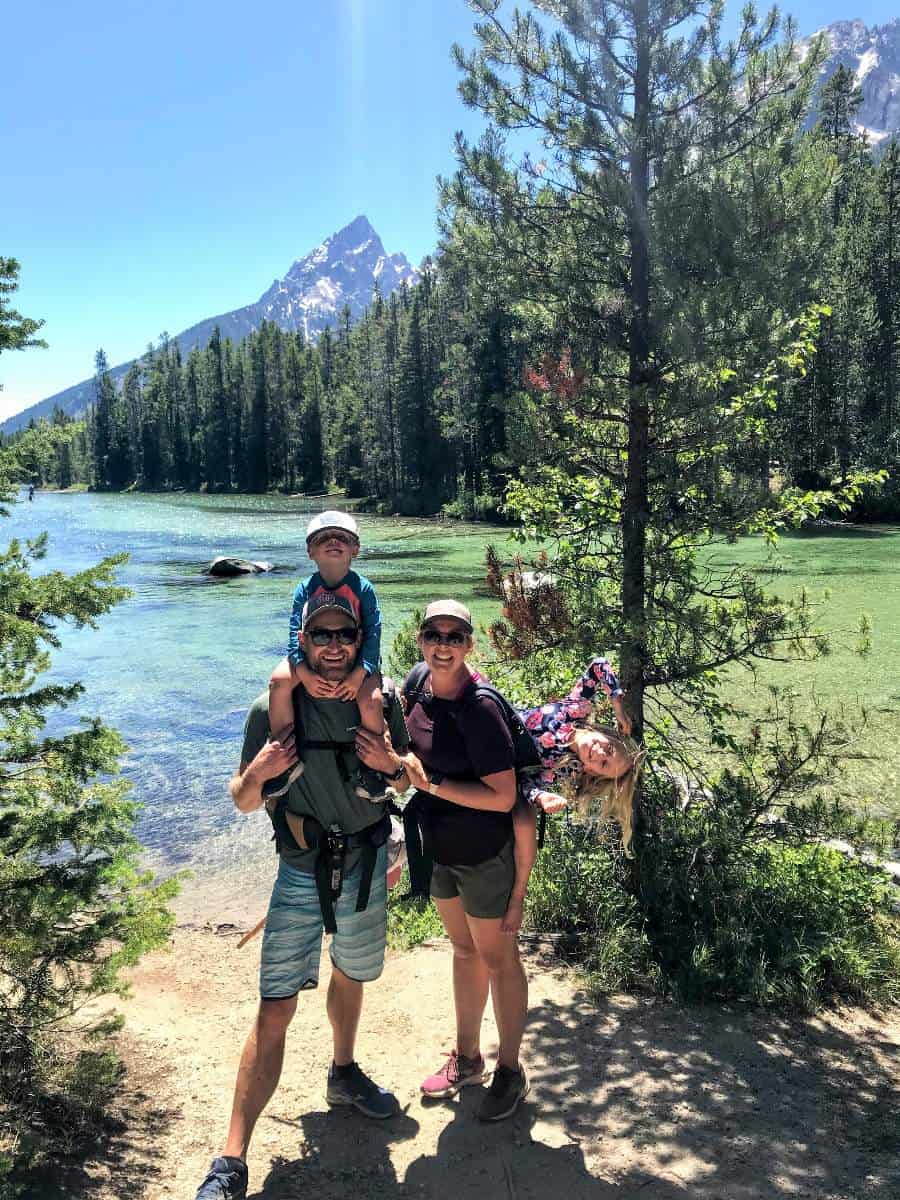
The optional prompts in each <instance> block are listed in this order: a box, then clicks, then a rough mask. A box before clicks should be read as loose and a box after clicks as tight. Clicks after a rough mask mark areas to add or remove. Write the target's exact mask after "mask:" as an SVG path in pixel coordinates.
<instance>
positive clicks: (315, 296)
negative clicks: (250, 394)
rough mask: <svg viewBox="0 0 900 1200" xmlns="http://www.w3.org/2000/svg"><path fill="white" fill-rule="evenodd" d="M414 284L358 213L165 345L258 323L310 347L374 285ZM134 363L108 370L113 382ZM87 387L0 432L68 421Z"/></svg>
mask: <svg viewBox="0 0 900 1200" xmlns="http://www.w3.org/2000/svg"><path fill="white" fill-rule="evenodd" d="M418 278H419V271H418V269H417V268H416V267H413V266H411V265H410V263H409V260H408V259H407V258H406V255H404V254H400V253H398V254H388V253H387V252H386V251H385V248H384V244H383V242H382V240H381V238H380V236H379V235H378V233H377V232H376V230H375V229H374V227H373V226H372V224H371V222H370V221H369V219H368V217H366V216H365V215H363V214H360V215H359V216H357V217H354V219H353V220H352V221H350V223H349V224H347V225H345V226H344V227H343V228H342V229H339V230H337V231H336V232H335V233H333V234H331V235H330V236H329V237H327V238H325V240H324V241H323V242H320V244H319V245H318V246H316V247H315V249H313V250H311V251H309V253H308V254H305V255H304V256H303V257H302V258H298V259H296V260H295V261H294V262H293V263H292V264H291V266H290V268H289V269H288V271H287V273H286V274H285V275H284V276H283V277H282V278H281V279H274V280H273V281H272V283H271V285H270V286H269V287H268V288H266V290H265V291H264V292H263V293H262V295H261V296H260V298H259V299H258V300H256V301H254V302H253V303H251V304H245V305H242V306H241V307H240V308H233V309H231V310H229V311H228V312H224V313H220V314H219V315H218V316H215V317H207V318H206V319H204V320H202V321H198V322H197V323H196V324H194V325H191V326H189V328H187V329H185V330H182V332H181V333H179V334H176V335H175V336H174V337H173V338H172V339H171V340H172V341H173V342H177V343H178V345H179V347H180V349H181V352H182V354H184V355H187V354H189V353H190V351H191V350H192V349H194V347H200V348H202V347H203V346H205V345H206V344H207V343H208V342H209V339H210V337H211V336H212V333H213V330H214V329H215V328H216V326H218V328H219V330H220V332H221V335H222V337H223V338H231V339H232V341H240V340H241V339H242V338H244V337H246V336H247V335H248V334H249V333H252V332H253V330H255V329H258V328H259V326H260V325H261V324H262V322H263V321H264V320H265V321H274V322H275V324H276V325H279V326H280V327H281V328H282V329H284V330H287V331H291V332H297V331H300V330H302V331H303V333H304V335H305V336H306V338H307V339H308V340H310V341H315V340H316V339H317V338H318V337H319V335H320V334H321V333H322V331H323V330H324V329H325V328H326V326H328V325H334V324H335V323H336V322H337V319H338V317H339V316H340V313H341V312H342V311H343V308H344V306H345V305H346V306H347V307H348V308H349V309H350V316H351V319H352V320H354V321H355V320H357V319H358V318H359V317H360V316H362V314H363V312H364V311H365V309H366V307H367V306H368V305H369V304H370V303H371V300H372V296H373V294H374V289H375V286H376V285H377V286H378V288H379V290H380V291H381V294H382V295H383V296H385V297H387V296H389V295H390V294H391V293H392V292H393V291H396V289H397V288H399V287H400V285H401V284H402V283H403V282H406V283H408V284H413V283H415V282H416V280H417V279H418ZM139 357H140V356H137V357H135V358H133V359H130V360H129V361H128V362H125V363H119V364H118V365H117V366H115V367H112V368H111V369H110V374H111V376H112V378H113V380H114V381H115V382H116V383H117V384H118V383H119V382H120V381H121V380H122V379H124V377H125V375H126V373H127V372H128V369H129V368H130V367H131V366H132V364H133V363H135V362H137V361H138V358H139ZM93 388H94V381H93V379H85V380H82V382H81V383H76V384H73V385H72V386H71V387H68V388H64V389H63V390H62V391H61V392H55V393H54V394H53V395H52V396H48V397H47V398H46V399H44V400H39V401H38V402H37V403H36V404H32V405H30V406H29V407H28V408H25V409H23V410H22V411H21V412H18V413H14V414H13V415H12V416H10V417H7V418H6V420H5V421H3V422H2V423H0V431H2V432H3V433H14V432H15V431H16V430H17V429H22V428H23V427H24V426H26V425H27V424H28V423H29V421H31V420H39V419H40V418H41V417H47V418H49V417H50V416H52V414H53V411H54V409H55V408H57V407H59V408H61V409H62V410H63V412H65V413H67V414H68V415H69V416H79V415H80V414H81V413H83V412H84V411H85V409H86V408H87V406H88V405H89V404H90V402H91V400H92V399H93Z"/></svg>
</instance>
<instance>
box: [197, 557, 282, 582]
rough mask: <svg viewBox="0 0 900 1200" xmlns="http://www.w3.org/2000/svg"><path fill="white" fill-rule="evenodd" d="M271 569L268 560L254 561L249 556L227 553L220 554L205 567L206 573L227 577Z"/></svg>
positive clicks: (253, 573)
mask: <svg viewBox="0 0 900 1200" xmlns="http://www.w3.org/2000/svg"><path fill="white" fill-rule="evenodd" d="M271 570H272V564H271V563H270V562H255V561H254V560H253V559H249V558H233V557H231V556H230V555H227V554H220V555H219V556H218V558H214V559H213V560H212V562H211V563H210V564H209V566H208V567H207V568H206V574H207V575H218V576H223V577H225V578H228V577H229V576H232V575H260V574H262V573H263V572H264V571H271Z"/></svg>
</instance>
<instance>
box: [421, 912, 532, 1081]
mask: <svg viewBox="0 0 900 1200" xmlns="http://www.w3.org/2000/svg"><path fill="white" fill-rule="evenodd" d="M460 907H461V904H460ZM441 917H442V918H443V913H441ZM466 923H467V925H468V928H469V933H470V934H471V940H472V942H473V944H474V946H475V949H476V950H477V951H478V958H479V961H480V962H481V963H483V964H484V967H486V968H487V972H488V976H489V979H490V988H491V1001H492V1002H493V1005H494V1016H495V1017H496V1019H497V1031H498V1033H499V1034H500V1053H499V1056H498V1057H499V1061H500V1065H501V1066H504V1067H510V1068H511V1069H512V1070H518V1068H519V1047H520V1046H521V1043H522V1033H523V1031H524V1029H525V1016H526V1013H527V1011H528V980H527V979H526V978H525V969H524V967H523V966H522V961H521V959H520V958H519V943H518V941H517V939H516V938H515V937H510V935H509V934H508V933H504V932H503V919H502V918H501V917H466ZM444 924H445V926H446V922H444ZM448 933H449V930H448Z"/></svg>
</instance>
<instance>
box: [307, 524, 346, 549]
mask: <svg viewBox="0 0 900 1200" xmlns="http://www.w3.org/2000/svg"><path fill="white" fill-rule="evenodd" d="M326 542H340V543H341V545H342V546H355V545H356V538H355V537H354V536H353V534H352V533H344V532H343V530H341V529H335V530H333V531H332V532H331V533H317V534H315V535H314V536H313V537H311V538H310V539H309V545H310V549H312V548H313V547H315V546H324V545H325V543H326Z"/></svg>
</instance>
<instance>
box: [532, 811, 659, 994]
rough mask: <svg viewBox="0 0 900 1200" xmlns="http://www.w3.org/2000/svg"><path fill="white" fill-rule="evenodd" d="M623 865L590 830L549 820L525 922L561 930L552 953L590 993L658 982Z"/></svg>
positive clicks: (548, 930)
mask: <svg viewBox="0 0 900 1200" xmlns="http://www.w3.org/2000/svg"><path fill="white" fill-rule="evenodd" d="M626 870H627V868H626V864H625V862H624V860H623V859H622V858H621V856H619V857H616V858H614V857H613V856H612V855H611V854H610V852H609V850H608V849H607V848H606V847H605V846H604V845H601V844H599V843H598V841H597V838H596V835H595V832H594V830H593V829H592V828H591V827H589V826H581V825H577V824H574V823H572V822H569V821H565V820H563V819H561V818H557V819H555V820H552V821H550V822H548V825H547V838H546V843H545V846H544V849H543V851H542V852H541V853H539V854H538V857H537V861H536V863H535V867H534V871H533V873H532V876H531V882H530V884H529V886H528V897H527V904H526V910H525V922H526V925H527V927H528V928H530V929H533V930H536V931H539V932H541V933H554V934H559V935H560V939H559V946H558V949H559V952H560V953H561V954H562V956H563V957H565V958H567V959H569V960H570V961H572V962H577V963H578V964H579V965H580V966H581V967H582V968H583V970H584V971H585V973H586V975H587V977H588V984H589V988H590V990H591V991H592V992H593V993H595V994H600V993H602V992H610V991H615V990H617V989H622V988H632V987H635V988H647V987H658V986H659V979H658V974H659V973H658V970H657V968H656V967H655V964H654V963H653V958H652V955H651V952H650V944H649V942H648V940H647V937H646V935H645V934H644V932H643V929H642V919H641V914H640V911H639V909H638V905H637V903H636V901H635V899H634V897H633V896H631V895H629V893H628V891H627V890H626V878H627V875H626Z"/></svg>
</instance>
